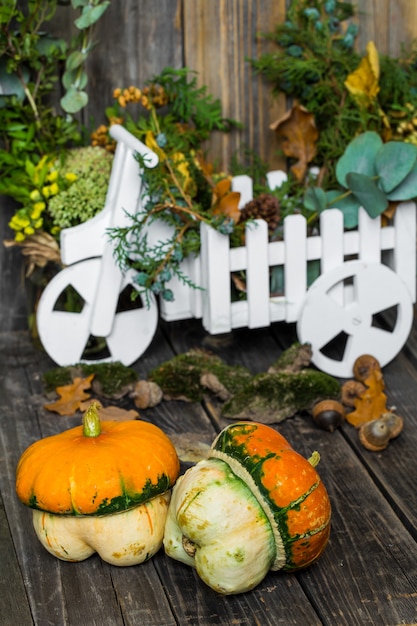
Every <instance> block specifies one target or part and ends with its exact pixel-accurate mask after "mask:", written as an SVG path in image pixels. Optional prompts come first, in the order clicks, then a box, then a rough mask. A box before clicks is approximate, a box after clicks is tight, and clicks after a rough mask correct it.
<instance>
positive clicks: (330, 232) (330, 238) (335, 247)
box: [320, 209, 344, 304]
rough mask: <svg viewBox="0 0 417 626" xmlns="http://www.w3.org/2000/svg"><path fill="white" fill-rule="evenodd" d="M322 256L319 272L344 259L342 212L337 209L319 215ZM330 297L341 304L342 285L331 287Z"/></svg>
mask: <svg viewBox="0 0 417 626" xmlns="http://www.w3.org/2000/svg"><path fill="white" fill-rule="evenodd" d="M320 235H321V237H320V238H321V244H322V245H321V248H322V256H321V261H320V273H321V274H324V273H325V272H329V271H331V270H332V269H334V268H335V267H339V265H342V264H343V261H344V246H343V244H344V239H343V213H342V212H341V211H339V210H338V209H328V210H326V211H323V213H322V214H321V216H320ZM332 297H333V298H334V300H335V301H336V302H338V303H339V304H343V297H344V286H343V282H339V283H338V284H336V285H334V287H333V288H332Z"/></svg>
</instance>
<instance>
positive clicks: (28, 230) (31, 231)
mask: <svg viewBox="0 0 417 626" xmlns="http://www.w3.org/2000/svg"><path fill="white" fill-rule="evenodd" d="M23 232H24V233H25V235H33V234H34V233H35V229H34V228H33V226H26V228H25V229H24V230H23Z"/></svg>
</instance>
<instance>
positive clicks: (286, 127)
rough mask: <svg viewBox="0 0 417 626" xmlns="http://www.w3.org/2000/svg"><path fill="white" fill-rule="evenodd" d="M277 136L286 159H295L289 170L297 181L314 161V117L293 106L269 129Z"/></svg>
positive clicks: (300, 107)
mask: <svg viewBox="0 0 417 626" xmlns="http://www.w3.org/2000/svg"><path fill="white" fill-rule="evenodd" d="M270 128H271V129H272V130H275V132H276V133H277V135H278V138H279V139H280V143H281V148H282V150H283V152H284V154H285V155H286V156H288V157H291V158H294V159H297V161H296V163H295V164H294V165H293V166H292V167H291V168H290V169H291V171H292V172H293V174H294V176H295V177H296V179H297V180H298V181H300V182H301V181H302V180H303V179H304V177H305V175H306V172H307V167H308V164H309V163H310V162H311V161H312V160H313V159H314V157H315V156H316V152H317V146H316V143H317V139H318V137H319V132H318V130H317V127H316V124H315V121H314V115H313V114H312V113H310V112H309V111H308V110H307V109H306V108H305V107H303V106H301V105H300V104H294V105H293V107H292V108H291V109H290V110H289V111H287V113H286V114H285V115H283V116H282V117H281V118H280V119H278V120H277V121H276V122H274V123H273V124H271V127H270Z"/></svg>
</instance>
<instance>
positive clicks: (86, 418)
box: [83, 402, 101, 437]
mask: <svg viewBox="0 0 417 626" xmlns="http://www.w3.org/2000/svg"><path fill="white" fill-rule="evenodd" d="M100 408H101V406H100V404H99V403H98V402H92V403H91V404H90V406H89V407H88V409H87V410H86V412H85V413H84V415H83V435H84V437H98V436H99V434H100V433H101V425H100V417H99V414H98V412H99V409H100Z"/></svg>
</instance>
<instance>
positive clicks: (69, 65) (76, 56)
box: [65, 50, 87, 71]
mask: <svg viewBox="0 0 417 626" xmlns="http://www.w3.org/2000/svg"><path fill="white" fill-rule="evenodd" d="M86 57H87V55H86V54H83V53H82V52H80V51H79V50H74V52H71V54H70V55H69V57H68V59H67V62H66V64H65V67H66V69H67V70H70V71H72V70H76V69H77V68H78V67H80V65H82V64H83V63H84V61H85V60H86Z"/></svg>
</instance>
